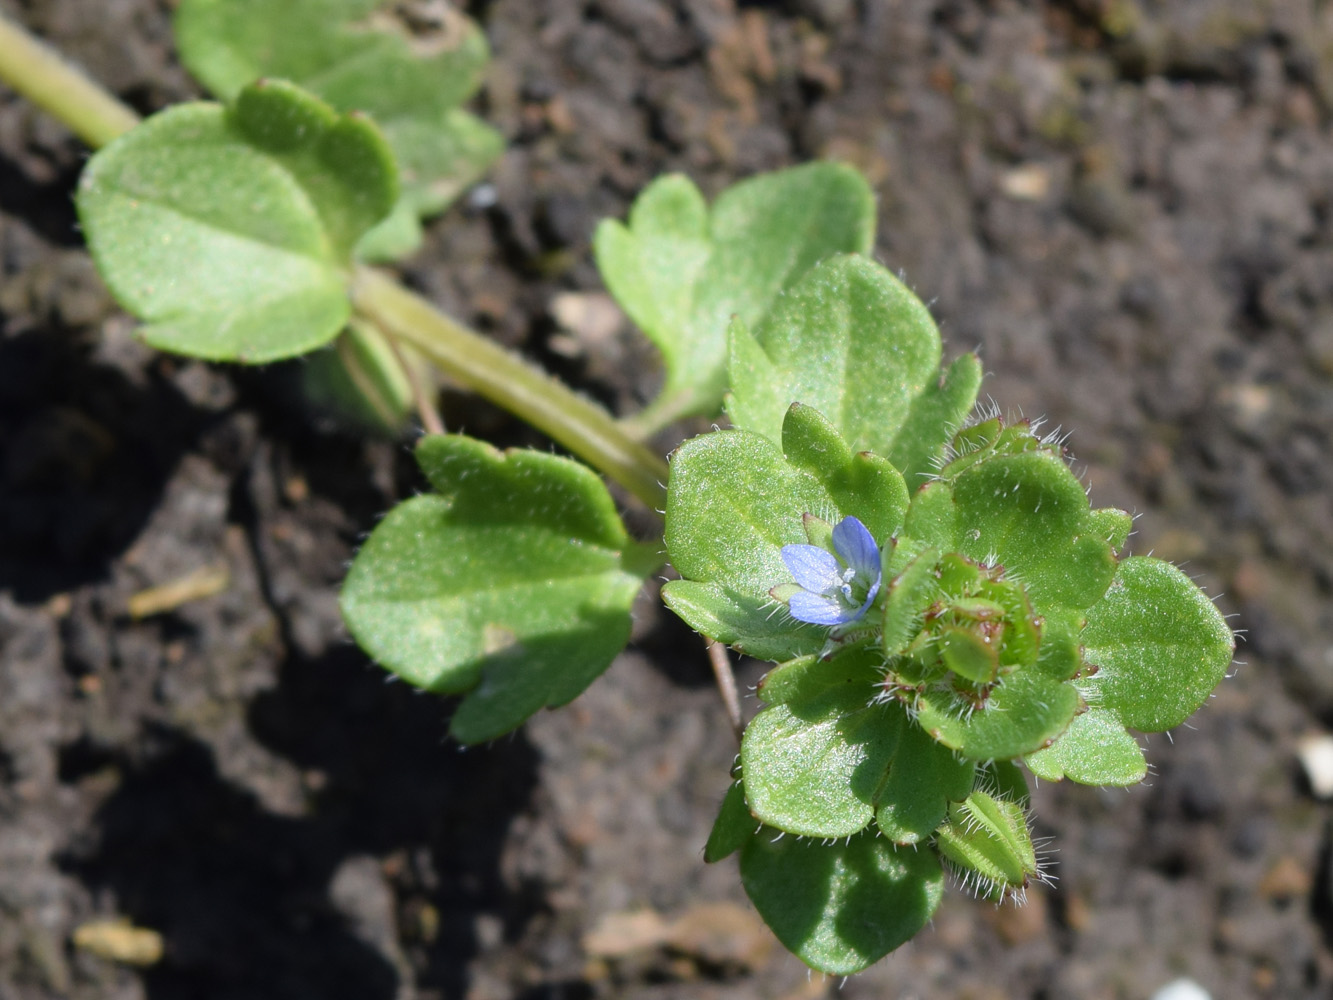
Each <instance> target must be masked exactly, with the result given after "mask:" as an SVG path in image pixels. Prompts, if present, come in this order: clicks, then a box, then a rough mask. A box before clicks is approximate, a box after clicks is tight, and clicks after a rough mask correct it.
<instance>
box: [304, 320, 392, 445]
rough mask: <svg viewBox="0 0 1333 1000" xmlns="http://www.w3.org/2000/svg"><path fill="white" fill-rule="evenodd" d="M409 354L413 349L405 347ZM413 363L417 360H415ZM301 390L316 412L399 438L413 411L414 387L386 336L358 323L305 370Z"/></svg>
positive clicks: (311, 358) (312, 356)
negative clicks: (325, 412) (321, 411)
mask: <svg viewBox="0 0 1333 1000" xmlns="http://www.w3.org/2000/svg"><path fill="white" fill-rule="evenodd" d="M400 350H402V351H403V352H404V355H406V354H407V352H408V351H410V350H411V348H409V347H407V346H406V345H403V347H402V348H400ZM409 363H411V361H409ZM301 388H302V390H304V392H305V396H306V399H308V400H309V401H310V403H311V405H313V406H314V407H316V408H317V409H320V410H324V411H327V412H328V413H329V414H331V415H332V416H333V417H334V418H335V419H336V420H338V421H339V422H340V423H343V424H348V425H351V426H352V427H355V428H358V429H360V430H364V431H371V432H374V433H378V434H383V435H387V436H389V437H397V436H398V435H400V434H402V433H403V431H404V430H406V428H407V420H408V415H409V414H410V413H411V412H412V386H411V384H410V383H409V382H408V378H407V374H406V372H404V371H403V366H402V364H400V363H399V361H398V358H397V357H396V356H395V355H394V353H393V350H392V349H391V348H390V347H389V344H388V342H387V341H386V340H385V339H384V335H383V334H382V333H380V332H379V331H378V330H377V329H375V328H374V327H373V326H370V325H369V324H366V323H361V322H359V321H357V320H356V319H355V318H354V319H352V321H351V322H349V323H348V325H347V328H346V329H344V330H343V332H342V333H340V334H339V335H338V337H337V338H336V339H335V340H334V342H333V343H332V344H330V345H329V346H328V347H326V348H324V349H322V350H318V351H313V352H312V353H310V354H309V355H307V356H306V358H305V364H304V365H303V366H302V368H301Z"/></svg>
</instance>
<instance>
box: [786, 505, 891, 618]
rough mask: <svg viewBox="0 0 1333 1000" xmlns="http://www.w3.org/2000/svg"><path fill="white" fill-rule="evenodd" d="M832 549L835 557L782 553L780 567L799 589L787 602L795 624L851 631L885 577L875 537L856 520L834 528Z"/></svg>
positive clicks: (821, 552) (820, 552)
mask: <svg viewBox="0 0 1333 1000" xmlns="http://www.w3.org/2000/svg"><path fill="white" fill-rule="evenodd" d="M833 549H834V552H836V553H837V555H836V556H834V554H833V552H829V551H828V550H827V549H823V548H820V547H819V546H818V545H784V546H783V547H782V561H783V562H784V563H786V564H787V569H788V570H790V571H791V575H792V576H793V577H795V578H796V584H797V587H796V588H795V589H794V591H793V592H792V593H791V594H790V596H789V597H788V598H787V607H788V608H789V609H790V610H791V616H792V617H793V618H795V619H797V620H799V621H803V622H810V623H811V624H812V625H850V624H852V623H853V622H856V621H859V620H860V619H861V618H862V617H863V616H864V615H865V613H866V612H867V611H868V610H869V609H870V605H871V604H872V603H873V602H874V600H875V596H876V595H877V594H878V593H879V587H880V583H881V582H882V580H883V577H884V573H883V570H882V568H881V566H880V557H879V546H878V545H876V544H875V539H874V537H873V536H872V535H871V534H870V531H869V530H868V529H867V528H866V526H865V525H864V524H862V523H861V522H860V521H858V520H857V519H856V518H854V517H844V518H843V519H842V520H841V521H839V522H838V523H837V525H836V526H835V527H834V528H833ZM782 589H784V590H786V589H787V588H782Z"/></svg>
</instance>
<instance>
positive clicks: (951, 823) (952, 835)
mask: <svg viewBox="0 0 1333 1000" xmlns="http://www.w3.org/2000/svg"><path fill="white" fill-rule="evenodd" d="M935 847H936V848H937V849H938V850H939V852H940V854H941V855H942V856H943V857H944V859H945V861H947V862H948V863H949V865H950V866H951V867H952V868H953V869H954V871H955V872H956V873H957V874H958V876H959V877H960V878H961V879H962V881H963V885H964V886H965V887H967V888H971V889H972V890H973V891H974V892H975V893H976V894H977V895H978V896H983V897H985V898H987V899H993V900H996V901H997V902H998V901H1000V900H1003V899H1005V898H1016V899H1018V900H1020V901H1021V900H1022V899H1023V894H1024V892H1025V890H1026V889H1027V886H1028V882H1029V881H1031V880H1032V879H1037V880H1039V881H1040V880H1042V879H1043V876H1042V873H1041V869H1040V867H1039V866H1038V865H1037V852H1036V849H1035V848H1034V847H1033V846H1032V835H1031V833H1029V831H1028V817H1027V812H1026V810H1024V808H1023V807H1022V805H1020V804H1019V803H1017V802H1014V801H1011V800H1009V799H1001V798H995V797H994V796H992V795H988V794H987V793H985V792H980V791H973V792H972V794H971V795H969V796H968V797H967V798H966V799H964V800H963V801H962V802H956V803H954V804H953V805H951V806H950V807H949V816H948V819H947V820H945V822H944V825H943V826H941V827H940V828H939V829H938V830H937V831H936V832H935Z"/></svg>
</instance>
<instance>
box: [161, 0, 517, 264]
mask: <svg viewBox="0 0 1333 1000" xmlns="http://www.w3.org/2000/svg"><path fill="white" fill-rule="evenodd" d="M175 27H176V38H177V42H178V45H179V48H180V52H181V59H182V61H183V62H184V63H185V65H186V67H187V68H188V69H189V70H190V71H191V72H192V73H193V74H194V75H195V76H196V77H198V78H199V80H200V81H201V82H202V83H203V84H204V85H205V86H206V87H208V89H209V90H211V91H212V92H213V93H214V94H217V95H218V96H219V97H222V98H223V99H225V100H231V99H233V98H234V97H235V96H236V95H237V94H238V93H240V91H241V90H242V88H244V87H245V86H246V85H247V84H250V83H252V82H253V81H255V80H258V79H261V78H267V77H281V78H285V79H288V80H292V81H294V82H295V83H297V84H300V85H301V86H303V87H305V88H307V89H308V90H310V91H311V92H313V93H315V94H318V95H319V96H320V97H321V98H323V99H324V100H326V101H328V102H329V103H330V104H331V105H333V106H334V107H335V108H338V109H340V110H344V111H351V110H357V111H362V112H365V113H367V114H369V115H371V116H372V117H373V118H374V119H375V121H376V122H377V123H378V124H379V125H380V127H381V128H382V129H383V130H384V135H385V137H386V139H387V140H388V142H389V145H390V147H391V148H392V150H393V153H394V155H395V157H396V158H397V161H398V164H399V167H400V169H401V171H402V179H403V189H402V197H401V199H400V201H399V202H398V204H397V206H396V208H395V211H394V213H393V215H392V216H390V218H389V219H387V220H386V221H385V222H384V224H383V225H382V226H377V227H376V228H375V229H374V230H372V231H371V232H370V233H368V234H367V236H366V237H365V239H364V240H363V241H362V242H361V244H360V246H359V251H360V255H361V256H363V257H365V258H367V259H388V258H390V257H396V256H401V255H402V254H403V253H405V252H409V251H410V250H412V249H415V247H416V246H417V244H419V243H420V240H421V226H420V222H419V219H420V217H423V216H427V215H431V214H433V213H435V212H439V211H442V210H443V209H444V208H445V206H446V205H448V204H449V203H450V202H451V201H452V200H453V199H454V198H455V197H456V196H457V195H458V193H459V192H460V191H462V190H463V188H465V187H466V186H467V185H468V184H471V183H472V182H473V181H475V180H476V179H477V178H478V177H479V176H480V175H481V173H482V172H483V171H484V170H485V169H486V168H487V167H488V166H489V165H490V164H491V163H492V162H494V160H495V159H496V158H497V157H498V156H499V155H500V152H501V151H502V150H503V146H504V140H503V138H502V137H501V136H500V135H499V133H497V132H496V131H495V130H494V129H492V128H490V126H488V125H485V124H484V123H482V122H481V121H479V120H478V119H476V118H475V117H473V116H472V115H469V114H467V113H466V112H463V111H461V110H459V109H458V105H460V104H462V103H463V102H464V101H466V100H467V99H468V98H469V97H471V96H472V94H473V93H475V91H476V89H477V87H478V86H479V85H480V83H481V79H482V74H483V72H484V70H485V68H486V64H487V61H488V60H489V57H490V52H489V49H488V47H487V45H486V40H485V37H484V36H483V35H482V33H481V31H480V30H479V29H478V28H477V26H476V25H475V24H474V23H473V22H472V21H470V20H469V19H467V18H466V17H464V16H463V15H462V14H459V13H457V12H454V11H451V10H448V9H447V8H446V9H444V10H443V13H441V14H440V16H439V17H438V20H437V21H436V22H435V23H433V24H432V23H425V22H424V21H421V20H416V21H414V20H412V19H409V17H408V16H405V15H404V14H403V13H402V9H401V6H400V5H396V4H391V3H385V2H383V0H283V2H281V3H274V2H272V0H182V3H181V5H180V7H179V8H178V10H177V11H176V20H175ZM377 221H378V220H377Z"/></svg>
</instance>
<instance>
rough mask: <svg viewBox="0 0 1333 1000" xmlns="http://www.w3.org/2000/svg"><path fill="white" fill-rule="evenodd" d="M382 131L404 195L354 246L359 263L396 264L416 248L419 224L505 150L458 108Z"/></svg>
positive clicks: (391, 125)
mask: <svg viewBox="0 0 1333 1000" xmlns="http://www.w3.org/2000/svg"><path fill="white" fill-rule="evenodd" d="M376 120H377V121H378V119H376ZM383 127H384V137H385V139H387V140H388V142H389V145H390V146H391V147H392V148H393V151H394V155H395V157H396V158H397V160H398V169H399V172H400V176H401V177H402V183H403V193H402V197H400V198H399V199H398V204H397V205H395V206H394V210H393V214H392V215H390V216H389V217H388V218H387V219H385V220H384V221H383V222H382V223H380V224H379V225H378V226H376V227H375V228H374V229H372V230H370V232H368V233H366V235H365V236H363V237H362V238H361V242H360V243H358V244H357V245H356V253H357V256H358V257H360V258H361V259H362V260H371V261H387V260H398V259H400V258H402V257H405V256H406V255H407V254H409V253H411V252H412V251H413V250H415V249H416V248H417V247H418V246H420V245H421V238H422V233H421V221H420V220H421V219H425V218H429V217H430V216H432V215H436V214H438V213H439V212H443V211H444V210H445V209H446V208H448V207H449V205H451V204H452V203H453V201H454V199H456V198H457V197H458V196H459V195H460V194H462V193H463V191H465V190H466V189H467V188H468V187H469V186H470V185H472V184H473V183H475V182H476V181H478V180H480V179H481V176H482V175H483V174H484V173H485V172H486V171H487V169H489V167H490V166H491V164H492V163H494V162H495V161H496V160H498V159H499V158H500V154H501V153H503V152H504V146H505V141H504V136H502V135H501V134H500V133H499V132H497V131H495V129H493V128H491V127H490V126H489V125H487V124H486V123H485V122H483V121H482V120H481V119H479V118H477V117H476V116H475V115H471V114H469V113H468V112H466V111H463V110H461V109H457V108H455V109H453V110H451V111H446V112H445V113H444V115H443V116H442V118H441V119H440V120H439V121H435V120H421V119H419V118H407V119H390V120H389V121H388V122H386V123H385V125H384V126H383Z"/></svg>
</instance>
